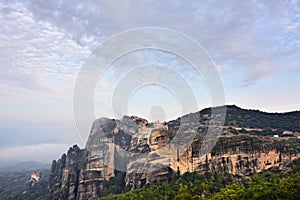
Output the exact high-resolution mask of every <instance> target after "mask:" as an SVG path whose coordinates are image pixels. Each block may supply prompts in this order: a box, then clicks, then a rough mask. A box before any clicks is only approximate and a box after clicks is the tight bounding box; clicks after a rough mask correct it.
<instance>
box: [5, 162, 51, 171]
mask: <svg viewBox="0 0 300 200" xmlns="http://www.w3.org/2000/svg"><path fill="white" fill-rule="evenodd" d="M49 168H50V163H41V162H36V161H26V162H22V161H19V162H15V163H12V164H7V165H5V166H3V165H2V166H1V167H0V172H21V171H31V172H32V171H36V170H42V169H49Z"/></svg>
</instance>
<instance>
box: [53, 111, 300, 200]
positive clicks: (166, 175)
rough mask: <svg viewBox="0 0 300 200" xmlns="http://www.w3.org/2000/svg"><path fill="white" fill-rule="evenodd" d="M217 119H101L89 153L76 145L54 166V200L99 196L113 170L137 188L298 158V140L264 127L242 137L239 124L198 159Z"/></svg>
mask: <svg viewBox="0 0 300 200" xmlns="http://www.w3.org/2000/svg"><path fill="white" fill-rule="evenodd" d="M236 109H237V108H236V107H233V108H232V110H233V111H232V112H231V114H234V113H235V112H236ZM245 115H247V113H246V114H245ZM218 117H219V116H218V115H216V116H211V115H210V114H209V113H208V110H204V111H201V112H197V113H193V114H189V115H186V116H183V117H181V118H178V119H177V120H173V121H170V122H165V123H148V121H147V120H145V119H142V118H139V117H136V116H133V117H127V116H125V117H124V118H123V119H121V120H114V119H108V118H100V119H98V120H96V121H95V122H94V123H93V125H92V128H91V132H90V136H89V138H88V141H87V144H86V147H85V149H80V148H79V147H78V146H76V145H74V146H73V147H71V148H70V149H69V151H68V152H67V154H64V155H63V156H62V157H61V158H60V159H59V160H58V161H53V163H52V167H51V172H50V180H49V192H50V194H51V198H52V199H80V200H81V199H92V198H93V197H95V196H101V194H102V190H103V185H104V182H105V181H108V180H109V179H110V178H111V177H114V176H115V172H116V171H115V170H119V171H125V172H126V176H125V178H124V182H125V183H126V185H128V186H129V187H130V188H131V189H136V188H140V187H142V186H143V185H145V184H147V183H151V182H153V181H165V182H167V181H170V180H171V178H172V175H173V174H174V173H176V174H183V173H185V172H187V171H189V172H193V171H195V172H199V173H205V172H212V171H215V172H219V173H224V172H228V173H231V174H236V175H241V176H250V175H252V174H254V173H257V172H261V171H263V170H266V169H269V168H271V167H274V166H276V167H278V168H282V166H283V164H284V163H286V162H290V161H293V160H294V159H296V158H299V157H300V139H298V138H296V137H292V138H283V137H278V138H274V137H265V136H261V135H259V134H260V133H261V132H262V131H263V129H262V128H261V127H260V128H259V129H258V128H255V127H254V128H247V130H246V129H245V130H246V133H243V134H241V132H242V131H245V130H243V127H241V128H239V127H238V123H237V122H236V121H234V122H233V121H227V122H226V123H225V125H226V126H225V128H224V130H223V135H222V136H220V137H219V138H218V142H217V144H216V145H215V146H214V148H213V149H212V150H211V151H210V152H209V153H206V154H203V155H202V154H199V150H200V148H201V145H202V142H203V140H204V138H205V136H206V135H205V134H206V131H207V128H208V124H209V121H210V119H212V118H215V119H217V118H218ZM231 118H232V116H231ZM245 118H246V117H245ZM229 124H231V125H229ZM272 128H273V127H272ZM273 129H274V131H276V130H278V127H275V128H273ZM247 131H250V132H247ZM251 131H252V132H253V131H254V132H253V133H255V134H252V132H251ZM257 131H258V133H259V134H257Z"/></svg>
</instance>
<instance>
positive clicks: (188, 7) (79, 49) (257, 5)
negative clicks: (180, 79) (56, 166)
mask: <svg viewBox="0 0 300 200" xmlns="http://www.w3.org/2000/svg"><path fill="white" fill-rule="evenodd" d="M299 21H300V6H299V2H297V1H294V0H291V1H290V0H283V1H255V0H253V1H252V0H250V1H239V0H229V1H217V0H212V1H201V2H199V1H189V2H187V1H183V0H182V1H179V0H176V1H171V0H170V1H150V0H146V1H140V0H129V1H121V0H102V1H98V0H60V1H56V0H48V1H44V0H28V1H22V0H15V1H10V0H0V23H1V26H0V40H1V43H0V70H1V73H0V97H1V99H0V108H1V113H0V118H1V121H5V123H6V125H7V126H5V125H3V124H1V130H4V129H6V128H7V127H9V126H16V127H14V128H8V129H6V130H7V133H5V134H2V135H1V137H2V139H4V138H6V139H7V140H5V141H6V142H2V144H1V146H2V147H3V146H6V147H7V146H10V145H12V146H19V145H25V146H26V147H24V148H23V149H22V147H18V148H19V150H21V151H24V156H25V155H26V156H30V152H33V150H32V149H36V150H39V149H47V148H48V147H49V150H50V152H52V149H54V148H55V144H54V143H63V141H66V140H67V139H69V138H72V137H73V136H74V132H75V131H74V130H73V129H74V127H73V126H72V125H70V120H71V118H72V93H73V87H74V84H75V80H76V76H77V73H78V71H79V70H80V67H81V65H82V64H83V63H84V61H85V59H86V58H87V57H88V55H89V54H90V53H91V52H92V50H93V49H94V48H96V47H97V45H99V44H100V43H101V42H103V41H104V40H105V39H107V38H108V37H110V36H112V35H113V34H117V33H119V32H120V31H124V30H127V29H131V28H140V27H147V26H154V27H164V28H170V29H175V30H177V31H181V32H183V33H185V34H187V35H188V36H191V37H192V38H194V39H195V40H197V41H198V42H199V43H200V44H201V45H203V47H204V48H205V49H206V50H207V52H208V53H209V54H210V55H211V57H212V58H213V60H214V61H215V63H216V65H217V66H218V70H220V73H221V74H222V76H223V79H224V83H225V85H226V87H227V88H229V89H228V91H230V92H229V93H230V94H231V90H234V91H235V92H237V91H238V92H241V91H245V93H249V95H250V96H255V95H253V94H254V93H255V92H257V90H255V92H253V91H251V88H252V89H253V88H261V87H259V86H261V85H260V84H262V85H263V83H264V84H265V82H263V81H269V82H268V84H269V85H270V84H271V83H272V87H273V83H274V82H272V80H271V79H272V77H273V76H276V77H277V80H279V79H282V80H287V79H288V80H289V76H291V74H292V75H293V73H294V74H295V73H298V72H299V70H298V69H299V62H300V58H299V53H300V37H299V33H300V30H299V29H300V27H299ZM128 56H129V58H131V59H133V61H134V63H135V64H144V63H143V62H155V63H161V64H165V65H168V66H172V67H174V69H175V70H176V71H178V72H179V73H180V74H182V75H183V76H184V78H185V79H187V80H188V81H190V82H195V81H194V79H193V78H197V77H193V75H194V73H193V72H192V71H191V70H189V68H188V66H187V65H186V64H185V63H184V62H182V61H180V60H178V59H176V58H174V56H171V55H168V54H167V53H161V52H156V53H151V52H150V51H145V52H144V51H141V52H138V53H136V54H134V53H133V54H131V55H128ZM130 56H131V57H130ZM134 59H135V60H134ZM128 61H130V59H128V57H125V58H123V60H122V58H121V59H120V60H119V63H115V66H112V67H115V68H113V69H112V70H110V71H108V74H107V77H106V79H104V80H102V82H99V83H98V86H99V88H101V89H102V90H105V95H106V96H109V95H110V94H111V93H110V92H111V90H112V89H113V84H111V83H112V82H114V81H117V78H118V77H119V76H121V75H122V74H124V72H126V70H128V68H127V67H126V62H127V63H128ZM129 64H130V63H129ZM117 65H119V66H117ZM122 65H123V67H121V66H122ZM219 66H221V68H220V67H219ZM286 69H290V70H292V71H293V72H289V73H286V72H285V71H286ZM161 78H163V79H164V78H168V77H165V76H162V77H161ZM298 80H299V79H296V78H294V79H293V81H294V82H295V83H294V84H295V85H297V84H298V85H300V84H299V81H298ZM268 84H266V85H264V86H265V88H267V89H265V90H269V89H268V88H269V87H268V86H269V85H268ZM276 84H280V81H276V83H274V85H276ZM233 85H234V86H233ZM231 86H233V87H231ZM244 86H247V88H246V87H244ZM276 86H278V85H276ZM193 87H194V88H198V85H194V86H193ZM274 88H276V87H274ZM296 89H297V88H295V91H296ZM253 90H254V89H253ZM261 90H262V91H263V89H261ZM286 91H287V94H285V95H287V96H288V95H289V93H290V95H292V94H293V93H295V91H291V90H286ZM273 92H274V93H276V92H277V93H281V91H279V90H278V91H273ZM108 93H109V94H108ZM197 95H200V94H197ZM201 95H202V94H201ZM234 95H240V94H234ZM234 95H233V96H234ZM106 96H105V97H106ZM270 96H271V95H268V96H267V97H262V98H265V99H264V100H265V102H268V98H269V97H270ZM229 98H230V97H229ZM236 99H239V98H236ZM294 99H295V98H294ZM294 99H293V100H290V101H289V102H288V103H289V104H293V102H294V103H295V101H296V100H294ZM237 101H240V102H244V101H248V102H247V104H246V105H249V106H250V105H251V103H252V102H253V101H255V100H254V99H252V100H251V99H250V98H248V100H247V98H240V100H237ZM96 103H97V102H96ZM100 103H101V105H102V106H103V105H104V106H105V105H108V104H109V103H110V102H108V100H107V99H106V98H102V99H101V101H100ZM202 103H203V105H204V104H205V105H208V104H209V103H207V102H206V101H205V102H202ZM233 103H239V102H233ZM277 104H278V105H279V102H277ZM264 105H271V104H269V103H268V104H264ZM295 105H299V102H296V103H295ZM272 106H273V105H272ZM105 107H106V109H108V108H109V106H105ZM107 112H108V111H107ZM137 114H138V113H137ZM4 119H5V120H4ZM24 119H26V120H27V121H26V120H25V121H26V123H20V124H18V125H16V121H18V122H21V121H24ZM33 121H39V122H40V123H41V124H43V126H45V128H44V129H43V128H42V132H44V131H46V130H45V129H49V130H51V131H52V132H53V137H52V136H51V135H50V132H49V135H48V136H49V137H46V138H45V140H35V138H39V137H38V136H39V133H40V132H41V128H38V126H37V125H36V124H35V123H33V124H35V125H32V122H33ZM57 123H61V127H59V126H52V125H53V124H57ZM29 125H32V128H31V129H29V128H28V129H26V126H29ZM50 127H52V128H50ZM24 128H25V129H24ZM22 130H26V131H25V132H26V133H28V134H27V136H28V138H26V135H25V134H23V135H22V133H24V132H22ZM66 130H68V131H66ZM8 132H9V133H10V134H11V137H10V136H9V135H8ZM60 133H61V136H58V135H59V134H60ZM14 138H19V139H20V141H18V142H16V141H15V140H14ZM72 141H75V140H72ZM22 142H23V143H22ZM38 143H40V144H41V143H43V144H47V145H45V146H43V145H41V146H40V147H36V146H34V145H36V144H38ZM6 147H5V149H6V150H7V151H10V149H9V148H8V147H7V148H6ZM3 148H4V147H3ZM2 150H3V149H2V148H1V152H5V151H6V150H3V151H2ZM59 151H61V149H60V150H59ZM14 152H15V154H11V156H13V155H16V156H17V153H16V151H14ZM42 153H44V154H46V153H47V151H46V150H45V151H41V154H39V156H40V157H42ZM52 155H54V154H52Z"/></svg>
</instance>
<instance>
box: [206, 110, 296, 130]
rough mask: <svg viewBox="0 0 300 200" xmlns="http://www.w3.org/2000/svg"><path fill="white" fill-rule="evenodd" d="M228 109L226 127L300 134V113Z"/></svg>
mask: <svg viewBox="0 0 300 200" xmlns="http://www.w3.org/2000/svg"><path fill="white" fill-rule="evenodd" d="M226 107H227V109H226V120H225V126H237V127H241V128H263V129H268V128H276V129H282V130H291V131H298V132H300V111H293V112H287V113H267V112H262V111H259V110H248V109H242V108H240V107H238V106H236V105H228V106H226ZM204 111H205V110H203V111H201V112H204Z"/></svg>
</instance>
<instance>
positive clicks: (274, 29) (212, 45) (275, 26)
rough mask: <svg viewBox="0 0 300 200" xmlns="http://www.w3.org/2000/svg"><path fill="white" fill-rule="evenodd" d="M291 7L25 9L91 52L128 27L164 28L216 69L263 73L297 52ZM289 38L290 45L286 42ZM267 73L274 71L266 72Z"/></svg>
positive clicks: (132, 4)
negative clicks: (198, 49)
mask: <svg viewBox="0 0 300 200" xmlns="http://www.w3.org/2000/svg"><path fill="white" fill-rule="evenodd" d="M295 4H296V3H295V2H294V1H291V2H290V1H276V2H268V1H237V0H231V1H207V2H201V3H199V2H197V1H193V2H188V3H187V2H185V1H163V2H155V1H136V0H132V1H126V2H124V1H117V0H113V1H111V0H110V1H95V0H88V1H80V0H78V1H75V2H74V1H70V0H62V1H59V3H58V2H56V1H54V0H50V1H47V2H45V1H42V0H31V1H30V3H29V4H28V8H29V9H30V11H31V12H32V13H33V16H34V18H35V19H36V20H38V21H46V22H48V23H50V24H52V25H54V26H56V27H57V28H58V29H59V30H63V31H64V32H65V33H66V34H67V35H69V37H71V38H72V39H74V40H75V41H77V43H78V44H81V45H87V46H89V47H95V46H94V45H95V44H96V43H97V42H101V41H103V40H104V39H105V38H107V37H108V36H110V35H112V34H115V33H118V32H119V31H123V30H126V29H130V28H136V27H145V26H158V27H166V28H171V29H175V30H179V31H182V32H184V33H186V34H188V35H190V36H192V37H193V38H195V39H196V40H198V41H199V42H200V43H201V44H202V45H203V46H204V47H205V48H206V49H207V50H208V52H209V53H210V54H211V56H212V57H213V58H214V59H215V61H216V63H217V64H218V65H222V63H224V62H232V63H236V64H237V66H239V67H242V68H246V69H248V68H252V67H254V68H255V67H256V66H257V65H260V64H259V63H260V62H262V61H263V62H264V63H265V65H266V67H267V68H278V67H281V66H279V65H276V61H278V60H279V59H281V57H278V56H277V53H278V52H277V51H283V52H284V51H288V50H289V49H288V48H293V49H295V48H296V49H297V50H298V52H299V45H297V44H296V42H297V41H299V32H297V31H296V30H295V29H296V27H297V21H299V20H298V19H299V6H297V5H295ZM290 13H292V14H290ZM287 35H288V36H289V41H285V40H286V39H287V38H285V37H286V36H287ZM87 38H88V39H87ZM287 43H288V45H287ZM274 49H275V50H274ZM276 49H277V50H276ZM257 62H258V63H257ZM253 71H255V70H244V72H246V73H247V74H248V76H249V77H248V78H246V80H245V81H247V79H252V78H251V77H253V76H255V74H256V72H254V74H252V72H253ZM268 71H274V70H265V72H268ZM267 74H268V73H265V75H267Z"/></svg>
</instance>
